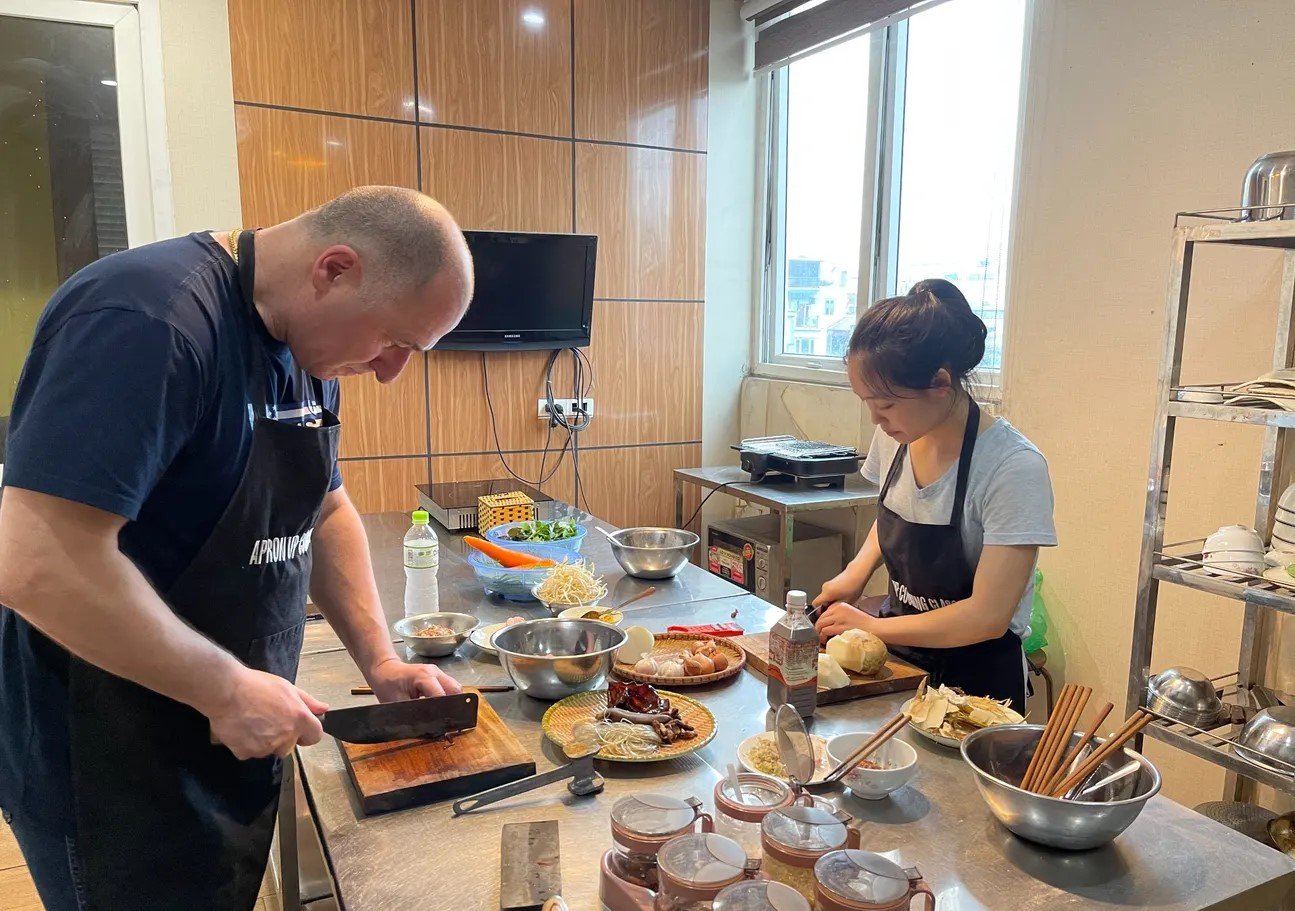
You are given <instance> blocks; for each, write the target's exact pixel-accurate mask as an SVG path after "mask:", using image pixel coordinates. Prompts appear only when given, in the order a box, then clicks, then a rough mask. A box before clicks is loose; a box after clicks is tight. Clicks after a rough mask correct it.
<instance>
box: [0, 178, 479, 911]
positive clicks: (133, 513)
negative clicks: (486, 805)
mask: <svg viewBox="0 0 1295 911" xmlns="http://www.w3.org/2000/svg"><path fill="white" fill-rule="evenodd" d="M471 296H472V263H471V258H470V256H469V253H468V250H467V246H466V243H465V241H464V239H463V235H462V233H461V232H460V231H459V229H458V227H457V226H456V225H455V223H454V221H453V219H452V218H451V217H450V215H449V213H448V212H446V211H445V210H444V209H443V208H442V207H441V206H439V205H438V204H437V203H436V202H434V201H433V200H431V199H429V198H427V197H425V196H423V195H422V194H420V193H417V192H414V191H412V190H402V189H397V188H395V187H362V188H359V189H357V190H353V191H351V192H349V193H346V194H344V195H342V196H340V197H338V198H337V199H335V200H333V201H332V202H329V203H326V204H325V205H323V206H321V207H320V208H318V209H315V210H313V211H311V212H307V213H306V214H304V215H301V216H299V217H297V218H294V219H292V220H291V221H287V222H284V223H282V224H278V225H275V226H273V227H269V228H265V229H262V230H260V231H258V232H252V231H242V232H239V231H231V232H228V233H225V232H218V233H211V234H209V233H200V234H191V235H189V236H187V237H180V238H175V239H173V240H167V241H162V242H160V243H155V244H150V245H148V246H145V247H140V248H137V249H134V250H129V251H126V252H124V253H119V254H117V255H114V256H110V257H107V258H105V259H103V260H100V261H99V262H96V263H94V264H92V265H90V266H88V267H87V268H85V269H83V270H82V271H80V272H79V273H77V274H76V275H74V276H73V277H72V278H71V279H69V280H68V281H67V282H66V283H65V284H64V285H63V286H62V287H61V288H60V289H59V290H58V291H57V292H56V293H55V295H54V297H53V298H52V299H51V300H50V302H49V304H48V306H47V307H46V309H45V312H44V314H43V316H42V317H41V320H40V323H39V325H38V326H37V329H36V333H35V339H34V342H33V345H32V350H31V353H30V354H29V356H28V359H27V363H26V365H25V368H24V370H23V374H22V378H21V380H20V382H19V385H18V390H17V395H16V399H15V404H14V409H13V419H12V426H11V427H10V438H9V446H8V456H7V458H8V461H7V463H6V465H5V479H4V481H5V489H4V497H3V500H0V604H4V605H7V609H4V608H0V806H3V809H4V815H5V818H6V819H7V820H9V821H10V822H11V823H12V825H13V828H14V832H15V834H16V836H17V838H18V842H19V845H20V846H21V847H22V850H23V854H24V856H25V857H26V858H27V861H28V866H29V868H30V870H31V873H32V876H33V878H34V879H35V881H36V885H37V889H38V890H39V892H40V895H41V899H42V900H43V901H44V903H45V907H46V908H47V909H48V911H64V909H74V908H75V909H85V908H90V909H96V911H97V909H111V911H122V909H131V908H140V909H144V908H147V909H180V908H194V909H198V908H203V909H206V908H211V909H216V908H219V909H240V911H241V909H250V908H251V907H252V906H253V905H254V904H255V901H256V895H257V889H258V887H259V884H260V881H261V877H262V875H263V871H264V869H265V863H266V858H267V854H268V850H269V843H270V835H271V832H272V830H273V823H274V811H275V806H276V802H277V787H278V785H277V782H278V780H279V778H278V776H279V765H278V763H279V757H283V756H287V755H289V754H290V753H291V751H292V749H293V748H294V747H295V746H297V745H298V744H311V743H315V742H316V741H318V740H319V739H320V737H321V736H322V729H321V727H320V722H319V720H318V719H317V718H316V716H317V715H318V714H320V713H322V712H324V711H325V710H326V708H327V707H326V706H324V705H322V704H321V703H319V702H318V701H317V700H315V699H313V698H312V697H311V696H310V695H309V694H307V693H305V692H303V691H301V690H299V689H297V688H296V687H295V686H293V684H292V681H293V680H294V679H295V676H296V669H297V657H298V654H299V652H300V647H301V641H302V629H303V620H304V612H303V605H304V603H305V599H306V593H307V586H309V591H310V593H311V595H312V596H313V599H314V602H315V603H316V604H317V605H318V606H319V608H320V609H321V610H322V611H323V613H324V615H325V616H326V617H327V619H328V621H329V623H330V624H331V625H332V627H333V628H334V629H335V630H337V632H338V634H339V635H340V637H341V639H342V641H343V642H344V643H345V645H346V647H347V649H348V650H349V651H350V653H351V655H352V656H353V657H354V659H355V661H356V663H357V665H358V666H359V668H360V670H361V671H362V672H363V673H364V676H365V678H366V679H367V680H368V681H369V683H370V684H371V685H372V686H373V689H374V692H375V693H376V695H377V696H378V697H379V698H380V699H383V700H386V701H391V700H399V699H409V698H415V697H419V696H435V695H442V694H444V693H447V692H451V693H453V692H459V691H460V689H459V686H458V684H456V683H455V682H454V681H453V680H452V679H451V678H449V677H448V676H446V675H444V674H442V673H441V672H440V671H439V670H438V669H437V668H435V667H433V666H431V665H409V664H405V663H404V662H402V661H401V660H400V659H399V658H398V657H397V656H396V654H395V652H394V650H393V649H392V646H391V640H390V636H389V633H388V631H387V628H386V622H385V621H384V619H383V613H382V609H381V606H380V605H379V602H378V595H377V588H376V585H375V583H374V579H373V569H372V566H371V564H370V561H369V552H368V546H367V543H366V540H365V536H364V531H363V528H362V526H361V524H360V520H359V517H358V515H357V513H356V511H355V507H354V506H353V505H352V504H351V502H350V500H349V499H348V498H347V495H346V491H345V490H344V489H343V487H342V486H341V478H340V476H339V474H338V471H337V463H336V455H337V434H338V421H337V419H336V417H335V416H334V412H335V411H336V409H337V396H338V394H337V383H336V377H339V376H347V375H351V374H358V373H373V374H374V375H375V376H376V377H377V378H378V380H379V381H380V382H384V383H385V382H390V381H391V380H393V379H395V377H396V376H397V375H398V374H399V373H400V371H401V369H402V368H403V367H404V366H405V363H406V362H407V361H408V360H409V357H410V355H411V353H413V352H416V351H425V350H427V349H429V348H431V347H432V346H433V345H434V344H435V343H436V342H437V340H438V339H440V338H441V336H442V335H444V334H445V333H446V332H448V331H449V330H450V329H452V328H453V327H454V326H455V325H456V324H457V323H458V321H459V320H460V319H461V318H462V316H463V313H464V311H465V310H466V308H467V305H468V301H469V300H470V299H471ZM321 381H322V382H321ZM393 546H394V545H393ZM312 564H313V568H312Z"/></svg>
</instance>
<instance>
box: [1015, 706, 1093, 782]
mask: <svg viewBox="0 0 1295 911" xmlns="http://www.w3.org/2000/svg"><path fill="white" fill-rule="evenodd" d="M1078 694H1079V688H1078V687H1077V686H1075V684H1073V683H1067V684H1066V685H1065V686H1063V687H1062V688H1061V696H1060V698H1059V699H1057V704H1056V707H1055V708H1053V710H1052V714H1051V715H1050V716H1049V717H1048V723H1047V724H1045V725H1044V726H1043V732H1042V733H1041V734H1040V735H1039V742H1038V745H1037V746H1035V748H1034V755H1033V756H1031V757H1030V764H1029V765H1028V766H1027V767H1026V769H1025V777H1024V778H1022V779H1021V783H1020V784H1019V785H1018V786H1017V787H1019V788H1021V789H1022V790H1024V791H1032V790H1034V783H1035V782H1036V781H1037V780H1038V778H1039V770H1040V768H1041V767H1042V765H1043V759H1044V756H1045V755H1046V754H1047V752H1048V747H1050V746H1051V745H1052V741H1053V738H1055V737H1056V736H1057V728H1058V727H1059V726H1060V719H1061V718H1062V717H1063V716H1064V715H1065V714H1066V713H1068V712H1069V711H1070V706H1071V705H1072V704H1073V702H1074V699H1075V697H1076V696H1077V695H1078Z"/></svg>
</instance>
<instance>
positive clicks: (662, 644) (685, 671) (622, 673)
mask: <svg viewBox="0 0 1295 911" xmlns="http://www.w3.org/2000/svg"><path fill="white" fill-rule="evenodd" d="M627 632H628V631H627ZM629 644H630V643H628V642H627V644H626V646H622V647H621V649H620V651H618V652H617V653H616V664H615V665H614V667H613V670H614V671H615V672H616V676H618V677H622V678H624V679H626V680H634V681H636V682H638V683H651V684H653V685H660V686H697V685H699V684H703V683H714V682H715V681H717V680H725V679H727V678H729V677H732V676H734V675H735V674H737V673H738V672H739V671H741V670H742V667H743V666H744V665H745V664H746V652H744V651H742V649H740V648H738V647H737V646H736V645H733V644H732V643H729V642H725V641H724V640H723V639H720V638H718V637H716V636H702V635H696V634H688V633H657V634H656V635H655V636H653V639H652V643H651V645H650V646H649V647H646V648H644V647H641V646H640V647H637V648H633V649H627V646H629ZM644 645H646V643H644Z"/></svg>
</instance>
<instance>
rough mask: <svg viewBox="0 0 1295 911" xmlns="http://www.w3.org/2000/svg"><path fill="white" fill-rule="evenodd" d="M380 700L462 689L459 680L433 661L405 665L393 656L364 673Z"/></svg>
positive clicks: (459, 690)
mask: <svg viewBox="0 0 1295 911" xmlns="http://www.w3.org/2000/svg"><path fill="white" fill-rule="evenodd" d="M365 677H366V679H368V681H369V686H371V687H373V695H375V696H377V697H378V701H379V702H402V701H404V700H406V699H418V698H420V697H423V696H453V695H454V694H456V693H461V692H463V687H462V686H460V685H459V682H458V681H457V680H455V679H454V678H453V677H451V676H450V675H449V674H447V673H445V672H444V671H443V670H441V669H440V668H439V667H437V666H436V665H434V664H406V663H405V662H403V661H401V660H400V659H399V658H397V657H395V656H394V655H393V656H390V657H387V658H384V659H382V660H381V661H379V662H378V663H377V664H375V665H374V666H373V667H371V668H370V669H369V672H368V673H367V674H365Z"/></svg>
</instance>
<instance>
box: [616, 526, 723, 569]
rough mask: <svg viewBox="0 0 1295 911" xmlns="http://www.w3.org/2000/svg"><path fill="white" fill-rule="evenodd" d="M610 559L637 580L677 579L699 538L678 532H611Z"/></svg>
mask: <svg viewBox="0 0 1295 911" xmlns="http://www.w3.org/2000/svg"><path fill="white" fill-rule="evenodd" d="M608 537H609V538H610V540H611V545H612V555H613V556H614V557H615V558H616V562H617V563H619V564H620V565H621V569H623V570H625V572H627V573H629V574H630V575H631V576H633V577H634V578H636V579H669V578H671V577H673V576H676V575H678V573H679V570H681V569H683V567H684V564H685V563H687V562H688V557H689V556H691V554H692V549H693V548H694V547H696V546H697V542H698V541H700V540H701V538H699V537H697V536H696V535H695V534H693V533H692V532H690V531H681V530H680V529H677V528H648V527H643V528H622V529H621V530H620V531H616V532H612V533H611V534H610V535H608Z"/></svg>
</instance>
